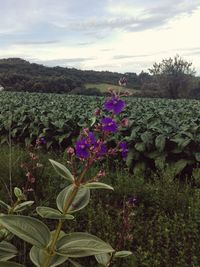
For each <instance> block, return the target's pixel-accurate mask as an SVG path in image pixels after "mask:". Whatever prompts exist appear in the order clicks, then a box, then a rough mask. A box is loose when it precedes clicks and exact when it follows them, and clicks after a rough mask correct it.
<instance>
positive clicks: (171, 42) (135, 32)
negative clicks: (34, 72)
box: [0, 0, 200, 74]
mask: <svg viewBox="0 0 200 267" xmlns="http://www.w3.org/2000/svg"><path fill="white" fill-rule="evenodd" d="M199 25H200V0H182V1H179V0H151V1H150V0H0V58H8V57H21V58H24V59H27V60H29V61H31V62H37V63H41V64H44V65H48V66H56V65H59V66H67V67H75V68H80V69H94V70H110V71H117V72H137V73H139V72H141V71H142V70H144V71H147V70H148V68H149V67H151V66H152V64H153V63H154V62H159V61H161V60H162V59H163V58H168V57H170V56H171V57H173V56H175V55H176V54H179V55H181V56H182V57H183V58H184V59H186V60H188V61H192V62H193V66H194V67H195V68H196V70H197V73H198V74H200V60H199V59H200V34H199Z"/></svg>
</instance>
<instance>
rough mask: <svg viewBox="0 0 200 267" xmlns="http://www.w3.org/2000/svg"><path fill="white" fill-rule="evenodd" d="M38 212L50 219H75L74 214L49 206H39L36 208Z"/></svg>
mask: <svg viewBox="0 0 200 267" xmlns="http://www.w3.org/2000/svg"><path fill="white" fill-rule="evenodd" d="M36 211H37V213H38V214H39V215H40V216H41V217H42V218H48V219H56V220H59V219H66V220H73V219H74V216H72V215H71V214H66V215H64V214H62V213H61V212H60V211H59V210H56V209H52V208H49V207H37V208H36Z"/></svg>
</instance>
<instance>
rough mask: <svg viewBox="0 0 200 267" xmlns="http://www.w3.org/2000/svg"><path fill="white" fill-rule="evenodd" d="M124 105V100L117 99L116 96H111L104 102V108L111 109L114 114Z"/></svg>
mask: <svg viewBox="0 0 200 267" xmlns="http://www.w3.org/2000/svg"><path fill="white" fill-rule="evenodd" d="M124 107H125V102H124V101H122V100H121V99H119V98H118V97H117V96H113V97H112V98H111V99H109V100H108V101H106V102H105V104H104V108H105V109H106V110H108V111H113V112H114V113H115V115H117V114H119V113H120V112H121V111H122V110H123V109H124Z"/></svg>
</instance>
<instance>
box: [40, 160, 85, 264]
mask: <svg viewBox="0 0 200 267" xmlns="http://www.w3.org/2000/svg"><path fill="white" fill-rule="evenodd" d="M88 168H89V164H86V166H85V168H84V170H83V172H82V173H81V175H80V178H79V179H77V181H78V183H75V184H74V188H73V190H72V192H71V194H70V196H69V198H68V201H67V202H66V203H65V206H64V211H63V214H67V212H68V210H69V208H70V206H71V204H72V202H73V200H74V198H75V197H76V194H77V193H78V190H79V187H80V184H81V182H82V180H83V178H84V176H85V174H86V172H87V171H88ZM63 223H64V220H59V222H58V225H57V227H56V231H55V234H54V236H53V238H52V241H51V244H50V246H49V248H48V251H47V252H48V256H47V257H46V259H45V262H44V264H43V266H42V267H48V265H49V263H50V260H51V257H52V256H53V255H54V250H55V245H56V242H57V240H58V238H59V235H60V231H61V229H62V226H63Z"/></svg>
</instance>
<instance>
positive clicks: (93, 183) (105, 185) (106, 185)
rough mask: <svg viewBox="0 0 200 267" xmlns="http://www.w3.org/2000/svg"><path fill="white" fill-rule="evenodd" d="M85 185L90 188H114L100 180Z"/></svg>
mask: <svg viewBox="0 0 200 267" xmlns="http://www.w3.org/2000/svg"><path fill="white" fill-rule="evenodd" d="M84 187H86V188H89V189H110V190H114V188H113V187H112V186H110V185H108V184H104V183H100V182H91V183H87V184H85V185H84Z"/></svg>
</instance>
